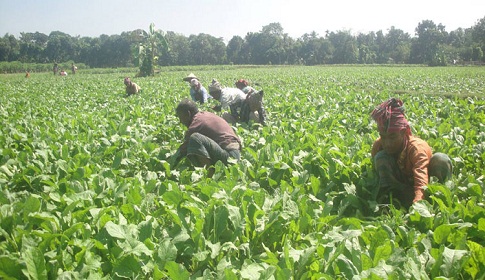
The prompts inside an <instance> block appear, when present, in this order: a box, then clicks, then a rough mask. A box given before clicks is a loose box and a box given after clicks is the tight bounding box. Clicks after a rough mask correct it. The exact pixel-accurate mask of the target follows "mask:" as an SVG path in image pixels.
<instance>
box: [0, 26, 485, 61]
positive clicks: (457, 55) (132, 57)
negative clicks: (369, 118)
mask: <svg viewBox="0 0 485 280" xmlns="http://www.w3.org/2000/svg"><path fill="white" fill-rule="evenodd" d="M136 34H139V32H136V30H135V31H128V32H123V33H121V34H120V35H110V36H108V35H101V36H100V37H97V38H90V37H79V36H77V37H73V36H70V35H68V34H65V33H63V32H60V31H54V32H51V33H50V34H49V35H45V34H42V33H39V32H35V33H21V34H20V38H16V37H15V36H13V35H9V34H5V35H4V36H3V37H1V38H0V61H6V62H11V61H18V62H22V63H53V62H65V61H74V62H76V63H83V64H85V65H87V66H89V67H93V68H98V67H99V68H103V67H132V66H135V65H137V59H138V58H139V57H137V56H136V54H134V52H133V51H132V50H133V49H134V48H136V46H138V45H139V44H140V36H136ZM165 39H166V42H167V49H166V51H164V52H162V53H161V54H160V56H159V57H157V58H158V60H157V61H156V63H157V64H158V65H160V66H174V65H219V64H256V65H268V64H303V65H317V64H350V63H352V64H357V63H359V64H384V63H386V64H387V63H394V64H404V63H412V64H427V65H446V64H448V63H456V62H467V61H482V62H483V61H484V55H483V53H484V52H485V17H484V18H482V19H480V20H478V21H477V23H476V24H475V25H474V26H472V27H470V28H466V29H463V28H459V29H457V30H454V31H451V32H447V31H446V29H445V26H443V25H442V24H438V25H436V24H435V23H434V22H433V21H431V20H423V21H421V22H420V23H419V24H418V26H417V27H416V29H415V34H414V36H411V35H410V34H408V33H405V32H404V31H402V30H400V29H397V28H395V27H394V26H392V27H391V28H390V29H389V30H388V31H387V33H384V32H383V31H382V30H379V31H377V32H369V33H367V34H363V33H361V34H357V35H353V34H352V33H351V32H350V31H346V30H342V31H327V32H326V34H325V35H324V36H321V35H319V34H317V33H316V32H314V31H313V32H310V33H305V34H303V35H302V36H301V37H300V38H296V39H294V38H291V37H289V36H288V34H287V33H284V30H283V27H282V26H281V24H279V23H270V24H268V25H266V26H263V27H262V29H261V31H259V32H249V33H247V34H246V36H245V37H244V38H242V37H240V36H234V37H232V38H231V39H230V40H229V42H227V44H226V43H225V42H224V40H223V39H222V38H216V37H214V36H212V35H209V34H203V33H201V34H198V35H190V36H189V37H186V36H184V35H180V34H177V33H175V32H171V31H169V32H166V33H165Z"/></svg>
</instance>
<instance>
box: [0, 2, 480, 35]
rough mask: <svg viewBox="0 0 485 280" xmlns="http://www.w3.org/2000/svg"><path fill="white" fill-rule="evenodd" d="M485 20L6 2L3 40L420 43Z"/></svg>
mask: <svg viewBox="0 0 485 280" xmlns="http://www.w3.org/2000/svg"><path fill="white" fill-rule="evenodd" d="M484 17H485V1H484V0H461V1H449V0H401V1H392V0H333V1H326V0H297V1H290V0H229V1H224V0H199V1H196V0H158V1H157V0H131V1H128V0H96V1H95V0H65V1H61V0H55V1H54V0H0V36H4V35H5V34H7V33H8V34H11V35H14V36H15V37H17V38H19V37H20V32H41V33H44V34H46V35H49V33H50V32H52V31H61V32H64V33H66V34H69V35H71V36H80V37H84V36H87V37H99V36H100V35H102V34H106V35H115V34H117V35H119V34H121V33H122V32H125V31H132V30H135V29H144V30H148V28H149V26H150V23H154V24H155V27H156V28H157V29H161V30H163V31H173V32H175V33H178V34H182V35H185V36H190V35H192V34H194V35H197V34H200V33H205V34H209V35H212V36H214V37H217V38H219V37H222V38H223V39H224V41H225V42H227V41H229V40H230V39H231V38H232V37H233V36H236V35H238V36H241V37H243V38H244V36H245V35H246V34H247V33H248V32H259V31H261V30H262V27H263V26H266V25H268V24H270V23H275V22H276V23H280V24H281V26H282V27H283V32H284V33H288V35H289V36H290V37H292V38H294V39H297V38H299V37H301V36H302V35H303V34H305V33H311V32H313V31H315V32H316V33H317V34H318V35H320V36H325V34H326V31H334V32H337V31H344V30H345V31H350V32H351V33H352V34H358V33H365V34H366V33H369V32H371V31H374V32H377V31H379V30H382V31H383V32H384V33H387V31H388V30H389V29H390V28H391V26H394V27H395V28H397V29H401V30H403V31H404V32H407V33H409V34H410V35H411V36H414V35H415V32H414V30H415V28H416V27H417V26H418V24H419V23H420V22H422V21H423V20H432V21H433V22H434V23H435V24H440V23H441V24H443V25H444V26H445V30H446V31H453V30H456V29H457V28H460V27H462V28H469V27H472V26H474V25H475V24H476V23H477V22H478V20H480V19H482V18H484Z"/></svg>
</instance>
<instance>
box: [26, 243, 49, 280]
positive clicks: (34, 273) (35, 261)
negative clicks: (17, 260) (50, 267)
mask: <svg viewBox="0 0 485 280" xmlns="http://www.w3.org/2000/svg"><path fill="white" fill-rule="evenodd" d="M22 257H23V259H24V261H25V264H26V266H27V269H26V270H23V272H24V275H26V276H28V277H29V278H30V279H35V280H44V279H47V269H46V266H45V260H44V255H43V254H42V252H41V251H40V250H39V249H38V248H36V247H27V249H26V250H25V251H24V252H23V253H22Z"/></svg>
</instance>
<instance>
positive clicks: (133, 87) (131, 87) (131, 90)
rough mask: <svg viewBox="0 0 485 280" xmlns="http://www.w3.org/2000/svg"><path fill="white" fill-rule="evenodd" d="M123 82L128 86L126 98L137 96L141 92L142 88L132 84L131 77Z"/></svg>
mask: <svg viewBox="0 0 485 280" xmlns="http://www.w3.org/2000/svg"><path fill="white" fill-rule="evenodd" d="M123 82H124V83H125V86H126V96H130V95H133V94H137V93H139V92H140V91H141V88H140V86H139V85H137V84H135V83H134V82H132V81H131V79H130V78H129V77H126V78H125V79H124V80H123Z"/></svg>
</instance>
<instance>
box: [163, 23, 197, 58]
mask: <svg viewBox="0 0 485 280" xmlns="http://www.w3.org/2000/svg"><path fill="white" fill-rule="evenodd" d="M165 39H166V40H167V42H169V44H170V48H169V49H168V50H167V51H166V52H164V53H163V54H162V55H161V56H160V58H159V64H160V65H191V64H192V63H191V60H190V58H191V57H192V50H191V48H190V42H189V39H188V38H187V37H185V36H184V35H181V34H177V33H175V32H172V31H168V32H167V34H165Z"/></svg>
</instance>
